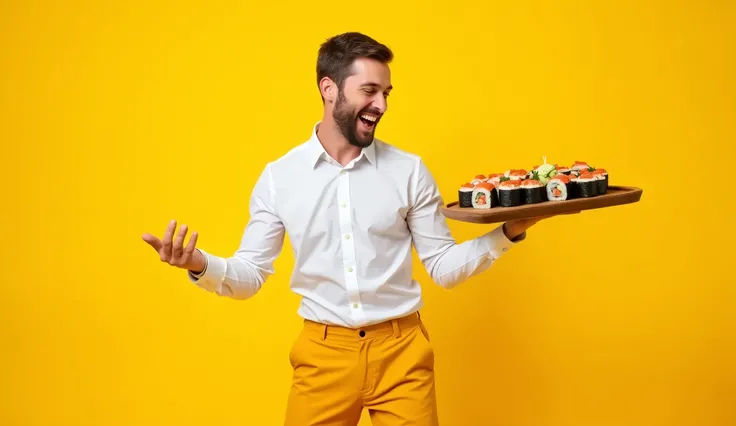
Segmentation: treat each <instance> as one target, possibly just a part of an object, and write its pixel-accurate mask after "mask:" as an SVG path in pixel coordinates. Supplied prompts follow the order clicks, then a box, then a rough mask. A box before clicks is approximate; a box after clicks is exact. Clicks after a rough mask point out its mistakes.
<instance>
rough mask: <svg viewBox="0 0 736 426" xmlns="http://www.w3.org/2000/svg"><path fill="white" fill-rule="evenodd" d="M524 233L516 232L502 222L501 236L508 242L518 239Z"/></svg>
mask: <svg viewBox="0 0 736 426" xmlns="http://www.w3.org/2000/svg"><path fill="white" fill-rule="evenodd" d="M522 233H524V230H518V229H516V228H515V227H514V226H511V225H509V223H508V222H504V224H503V234H504V235H505V236H506V238H508V239H509V240H512V241H513V240H514V238H516V237H518V236H519V235H521V234H522Z"/></svg>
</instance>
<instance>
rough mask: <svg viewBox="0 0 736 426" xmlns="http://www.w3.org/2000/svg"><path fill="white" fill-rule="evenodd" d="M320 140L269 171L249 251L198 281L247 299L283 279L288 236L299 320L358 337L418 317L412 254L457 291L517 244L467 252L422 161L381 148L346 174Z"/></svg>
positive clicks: (257, 192) (215, 260)
mask: <svg viewBox="0 0 736 426" xmlns="http://www.w3.org/2000/svg"><path fill="white" fill-rule="evenodd" d="M319 124H320V123H317V124H316V125H315V126H314V128H313V131H312V136H311V138H310V139H309V140H308V141H306V142H304V143H301V144H300V145H298V146H296V147H295V148H293V149H291V150H290V151H289V152H287V153H286V154H285V155H283V156H282V157H281V158H279V159H277V160H275V161H273V162H270V163H268V164H267V165H266V166H265V168H264V170H263V172H262V173H261V175H260V177H259V179H258V180H257V182H256V184H255V187H254V188H253V192H252V195H251V199H250V219H249V221H248V223H247V226H246V227H245V231H244V232H243V235H242V238H241V242H240V247H239V248H238V249H237V251H236V252H235V253H234V255H233V256H231V257H227V258H223V257H219V256H215V255H213V254H211V253H207V252H206V251H204V250H202V249H199V250H200V251H201V252H202V254H204V256H205V258H206V265H207V266H206V267H205V270H204V271H203V272H202V273H201V274H200V275H193V274H192V273H189V278H190V279H191V280H192V282H194V283H196V284H197V285H198V286H200V287H201V288H203V289H206V290H208V291H211V292H214V293H216V294H218V295H221V296H226V297H232V298H235V299H247V298H249V297H251V296H253V295H255V294H256V292H258V290H259V289H260V288H261V286H262V285H263V284H264V283H265V282H266V279H267V278H268V277H269V276H270V275H272V274H273V273H274V268H273V263H274V260H275V259H276V257H277V256H278V255H279V254H280V252H281V249H282V247H283V241H284V237H285V235H288V236H289V241H290V242H291V245H292V247H293V252H294V257H295V265H294V270H293V272H292V275H291V283H290V286H291V289H292V290H293V291H294V292H295V293H297V294H299V295H301V296H302V301H301V305H300V307H299V310H298V314H299V315H301V316H302V317H303V318H306V319H310V320H312V321H317V322H320V323H325V324H334V325H341V326H346V327H352V328H357V327H360V326H364V325H369V324H374V323H378V322H381V321H386V320H389V319H392V318H398V317H401V316H405V315H408V314H411V313H414V312H416V311H418V310H419V309H420V308H421V307H422V306H423V305H422V295H421V287H420V285H419V283H418V282H417V281H415V280H414V279H413V278H412V245H413V246H414V248H415V249H416V251H417V254H418V257H419V259H420V260H421V261H422V264H423V265H424V266H425V268H426V269H427V271H428V272H429V274H430V276H431V277H432V279H433V280H434V282H435V283H437V284H439V285H440V286H442V287H445V288H452V287H454V286H456V285H457V284H459V283H461V282H463V281H464V280H467V279H468V278H470V277H471V276H473V275H476V274H478V273H480V272H482V271H484V270H486V269H488V268H489V267H490V266H491V264H492V263H493V261H494V260H495V259H497V258H498V257H499V256H500V255H501V254H502V253H504V252H505V251H506V250H507V249H508V248H509V247H511V246H512V245H513V244H514V243H515V242H516V241H520V240H522V239H524V237H525V234H522V235H521V236H520V237H519V238H517V239H515V240H514V241H513V242H512V241H510V240H509V239H508V238H507V237H506V236H505V234H504V233H503V230H502V227H501V226H498V227H497V228H496V229H495V230H492V231H490V232H487V233H485V234H484V235H482V236H480V237H478V238H475V239H472V240H469V241H466V242H463V243H461V244H458V243H457V242H456V241H455V239H454V238H453V237H452V235H451V234H450V229H449V227H448V225H447V222H446V219H445V217H444V216H443V215H442V212H441V210H440V209H441V207H442V205H443V199H442V197H441V195H440V193H439V190H438V188H437V185H436V183H435V180H434V178H433V176H432V174H431V173H430V172H429V170H428V169H427V167H426V166H425V164H424V163H423V161H422V159H421V158H420V157H419V156H417V155H415V154H411V153H408V152H405V151H402V150H400V149H398V148H396V147H394V146H391V145H389V144H387V143H385V142H383V141H381V140H378V139H375V140H374V142H373V144H371V145H370V146H369V147H367V148H364V149H363V150H362V152H361V154H360V156H359V157H357V158H356V159H355V160H353V161H351V162H350V164H348V165H346V166H345V167H343V166H341V165H340V164H339V163H338V162H337V161H335V160H334V159H332V158H331V157H330V156H329V155H328V154H327V152H326V151H325V150H324V148H323V147H322V144H321V143H320V141H319V139H318V138H317V129H318V128H319Z"/></svg>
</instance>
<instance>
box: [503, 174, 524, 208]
mask: <svg viewBox="0 0 736 426" xmlns="http://www.w3.org/2000/svg"><path fill="white" fill-rule="evenodd" d="M498 201H499V205H501V207H516V206H519V205H521V180H518V179H509V180H506V181H503V182H501V183H500V184H499V185H498Z"/></svg>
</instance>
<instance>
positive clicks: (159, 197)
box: [0, 0, 736, 426]
mask: <svg viewBox="0 0 736 426" xmlns="http://www.w3.org/2000/svg"><path fill="white" fill-rule="evenodd" d="M606 3H607V4H606V5H603V4H602V3H601V2H594V1H591V2H544V1H533V2H523V3H520V2H496V1H494V2H490V3H489V2H463V1H453V2H436V3H434V4H429V3H427V2H409V1H407V2H395V1H394V2H383V1H373V2H370V3H367V4H366V3H361V2H354V3H334V4H324V3H314V2H309V3H300V2H275V3H271V4H267V3H266V2H252V3H249V2H235V1H230V2H224V1H214V2H194V1H185V2H156V1H128V2H114V4H113V2H108V3H106V4H105V3H103V2H94V1H87V2H83V1H75V2H69V3H66V4H62V2H51V1H30V2H29V1H5V2H2V4H1V5H0V66H1V70H2V71H1V72H0V141H2V156H1V157H0V158H2V168H0V178H1V179H0V182H2V188H3V189H2V191H3V197H2V199H3V208H2V224H3V234H2V244H1V245H0V255H2V257H1V258H2V259H3V260H4V267H3V273H2V274H1V275H0V277H2V278H0V279H1V280H2V286H1V287H0V291H1V292H2V293H1V294H0V320H2V327H0V337H1V340H0V342H1V344H2V350H0V377H1V378H2V379H1V380H0V386H1V388H0V424H3V425H75V426H83V425H106V426H117V425H143V424H156V425H177V426H185V425H202V424H218V425H259V426H268V425H278V424H280V423H281V421H282V414H283V410H284V406H285V400H286V395H287V392H288V387H289V380H290V369H289V364H288V357H287V355H288V351H289V348H290V346H291V344H292V342H293V339H294V337H295V336H296V333H297V332H298V330H299V328H300V326H301V323H300V320H299V318H298V317H297V316H296V308H297V303H298V299H297V297H296V296H295V295H293V294H292V293H290V291H289V289H288V279H289V274H290V270H291V267H292V261H293V259H292V256H291V247H290V246H289V245H288V244H287V246H286V247H285V249H284V254H283V255H282V256H281V257H280V258H279V261H278V263H277V265H276V268H277V273H276V275H275V276H274V277H273V278H272V279H271V280H270V281H269V282H268V284H267V285H266V286H265V288H264V289H263V291H262V292H261V293H260V294H258V295H257V297H255V298H254V299H251V300H249V301H246V302H237V301H232V300H228V299H222V298H218V297H216V296H214V295H212V294H209V293H206V292H204V291H202V290H199V289H197V288H196V287H194V286H193V285H191V284H190V283H188V281H187V279H186V277H185V275H184V273H183V272H181V271H178V270H175V269H173V268H170V267H166V266H165V265H163V264H161V263H160V262H158V260H157V257H156V256H155V254H154V253H153V251H152V250H151V249H150V247H148V246H146V245H145V243H144V242H143V241H142V240H141V238H140V235H141V234H142V233H143V232H156V233H157V234H159V235H160V234H161V233H162V232H163V230H164V228H165V226H166V223H167V222H168V221H169V220H170V219H172V218H176V219H177V220H179V221H180V223H186V224H188V225H190V226H191V227H192V228H194V229H196V230H198V231H199V232H200V234H201V237H200V245H201V246H202V247H203V248H206V249H208V250H209V251H212V252H214V253H217V254H221V255H229V254H231V253H232V252H233V250H234V249H235V248H236V246H237V244H238V242H239V238H240V234H241V232H242V230H243V226H244V225H245V223H246V221H247V219H248V216H247V205H248V196H249V194H250V190H251V188H252V186H253V184H254V182H255V179H256V177H257V175H258V174H259V173H260V171H261V170H262V167H263V165H264V164H265V163H266V162H267V161H269V160H272V159H274V158H276V157H278V156H280V155H281V154H283V153H284V152H285V151H286V150H287V149H289V148H291V147H292V146H294V145H296V144H298V143H300V142H301V141H303V140H305V139H306V138H307V137H308V136H309V132H310V130H311V126H312V125H313V124H314V123H315V122H316V120H318V119H319V117H320V113H321V103H320V101H319V95H318V91H317V88H316V82H315V75H314V69H315V66H314V63H315V58H316V52H317V47H318V45H319V44H320V43H321V42H322V41H323V40H324V39H325V38H327V37H329V36H331V35H334V34H337V33H339V32H343V31H349V30H357V31H363V32H366V33H368V34H370V35H372V36H374V37H376V38H377V39H378V40H380V41H383V42H385V43H387V44H388V45H390V47H392V48H393V49H394V51H395V53H396V60H395V62H394V63H393V66H392V71H393V83H394V86H395V91H394V92H393V93H392V96H391V97H390V98H389V111H388V114H387V116H386V117H385V119H384V120H383V122H382V124H381V126H380V129H379V131H378V136H379V137H381V138H383V139H385V140H387V141H389V142H391V143H393V144H396V145H397V146H399V147H401V148H403V149H406V150H409V151H412V152H416V153H418V154H421V155H422V156H423V157H424V159H425V160H426V162H427V164H428V165H429V166H430V169H431V170H432V171H433V172H434V174H435V176H436V177H437V179H438V181H439V184H440V189H441V191H442V193H443V194H444V195H445V197H446V198H447V199H448V200H449V199H452V198H453V197H455V194H456V190H457V187H458V186H459V185H460V184H461V183H463V182H465V181H466V180H468V178H469V177H471V176H473V175H475V174H477V173H491V172H497V171H503V170H505V169H507V168H511V167H530V166H532V165H534V164H537V163H539V162H540V161H541V159H542V156H546V157H547V159H548V160H549V161H550V162H555V163H567V164H569V163H571V162H572V161H574V160H585V161H589V162H591V163H593V164H595V165H597V166H599V167H604V168H606V169H608V171H609V172H610V176H611V181H612V183H613V184H623V185H635V186H641V187H643V188H644V191H645V192H644V196H643V198H642V201H641V202H640V203H638V204H635V205H629V206H622V207H618V208H614V209H608V210H600V211H592V212H586V213H583V214H581V215H577V216H572V217H559V218H554V219H553V220H549V221H545V222H542V223H540V224H538V225H537V226H536V227H534V228H533V229H532V230H531V231H530V233H529V238H528V240H527V241H526V242H525V243H524V244H522V245H519V246H518V247H516V248H514V249H513V251H510V252H508V253H507V254H506V255H505V256H504V257H503V258H502V259H501V260H500V261H499V262H498V263H497V264H496V265H495V266H494V267H493V269H492V270H491V271H488V272H487V273H485V274H483V275H482V276H479V277H477V278H474V279H473V280H471V281H469V282H466V283H465V284H464V285H462V286H461V287H459V288H457V289H455V290H453V291H449V292H448V291H444V290H442V289H440V288H439V287H437V286H436V285H434V284H432V283H431V281H430V280H429V279H428V275H427V273H426V271H424V270H423V269H422V267H421V264H420V263H418V262H416V263H415V266H416V277H417V279H419V280H420V281H421V282H422V284H423V286H424V291H425V295H426V303H427V307H426V308H425V309H424V311H423V316H422V318H423V319H425V320H426V323H427V325H428V327H429V330H430V333H431V334H432V339H433V342H434V345H435V349H436V356H437V358H436V359H437V361H436V362H437V371H438V379H437V380H438V393H439V400H440V415H441V419H442V424H443V425H462V426H466V425H504V426H512V425H524V426H527V425H528V426H532V425H534V426H547V425H550V426H551V425H565V426H577V425H580V426H592V425H595V426H604V425H605V426H608V425H627V426H639V425H641V426H655V425H668V426H673V425H691V426H692V425H699V426H700V425H708V426H720V425H724V426H725V425H733V424H735V423H736V410H734V399H733V397H734V394H735V393H736V385H735V383H736V366H735V365H734V359H736V331H735V330H736V314H734V309H733V306H734V301H735V297H734V296H736V292H735V291H734V281H735V280H734V278H733V275H732V268H731V267H730V263H729V261H730V260H731V259H732V258H733V254H734V250H733V244H732V242H733V241H734V236H735V235H734V226H733V209H732V207H733V200H734V199H736V196H734V193H733V191H734V190H735V189H736V185H734V181H733V176H734V174H733V161H734V155H735V154H736V152H735V151H734V148H733V141H734V138H735V137H736V126H735V124H734V123H735V121H734V116H735V115H734V113H736V108H735V107H736V102H735V101H734V99H736V90H735V89H736V85H734V79H733V76H734V75H736V69H735V67H734V55H733V52H734V49H735V48H736V46H734V40H735V39H736V38H735V37H736V30H734V28H736V26H735V25H734V17H736V13H735V11H736V9H735V7H734V5H733V3H731V4H727V3H728V2H715V1H714V2H698V1H682V2H675V3H673V2H667V1H654V0H649V1H626V2H606ZM451 227H452V229H453V231H454V234H455V236H456V237H457V238H458V240H460V241H462V240H465V239H468V238H472V237H475V236H477V235H480V234H481V233H483V232H485V231H488V230H489V229H491V226H482V225H471V224H465V223H459V222H451ZM361 424H362V425H367V424H369V422H368V420H367V419H366V418H364V419H363V420H362V421H361Z"/></svg>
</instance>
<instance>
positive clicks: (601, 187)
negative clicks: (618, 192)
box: [592, 169, 608, 195]
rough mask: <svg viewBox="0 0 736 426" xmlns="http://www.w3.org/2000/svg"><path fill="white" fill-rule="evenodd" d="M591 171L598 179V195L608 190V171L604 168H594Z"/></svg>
mask: <svg viewBox="0 0 736 426" xmlns="http://www.w3.org/2000/svg"><path fill="white" fill-rule="evenodd" d="M592 173H593V175H594V176H595V177H596V179H597V180H598V195H602V194H605V193H606V192H608V172H607V171H606V169H595V170H594V171H593V172H592Z"/></svg>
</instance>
